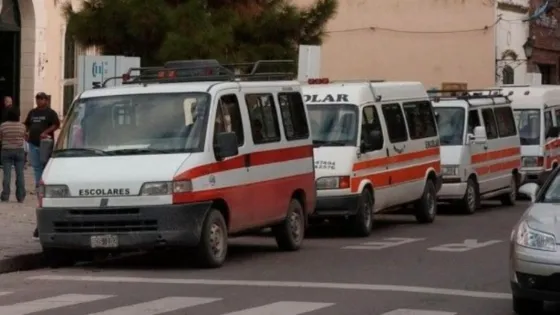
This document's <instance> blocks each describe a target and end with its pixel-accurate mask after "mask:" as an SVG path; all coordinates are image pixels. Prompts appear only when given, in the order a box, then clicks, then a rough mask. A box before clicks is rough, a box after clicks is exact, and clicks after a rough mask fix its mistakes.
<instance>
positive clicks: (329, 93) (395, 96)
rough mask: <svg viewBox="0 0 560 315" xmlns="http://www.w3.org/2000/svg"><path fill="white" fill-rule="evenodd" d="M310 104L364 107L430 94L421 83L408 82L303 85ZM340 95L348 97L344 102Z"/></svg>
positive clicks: (425, 96)
mask: <svg viewBox="0 0 560 315" xmlns="http://www.w3.org/2000/svg"><path fill="white" fill-rule="evenodd" d="M302 91H303V94H306V95H307V96H306V97H305V98H306V103H308V104H327V103H350V104H355V105H363V104H365V103H368V102H374V101H377V102H380V101H381V102H384V101H401V100H414V99H427V98H428V94H427V93H426V89H425V88H424V85H422V83H420V82H408V81H402V82H399V81H388V82H370V81H366V80H364V81H335V82H330V83H327V84H307V85H302ZM340 95H346V96H347V97H346V98H344V100H347V101H342V99H341V98H340Z"/></svg>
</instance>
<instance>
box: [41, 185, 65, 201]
mask: <svg viewBox="0 0 560 315" xmlns="http://www.w3.org/2000/svg"><path fill="white" fill-rule="evenodd" d="M37 194H38V195H39V196H40V197H42V198H67V197H70V189H69V188H68V186H67V185H40V186H39V189H38V192H37Z"/></svg>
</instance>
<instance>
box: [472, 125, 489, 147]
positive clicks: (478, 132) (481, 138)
mask: <svg viewBox="0 0 560 315" xmlns="http://www.w3.org/2000/svg"><path fill="white" fill-rule="evenodd" d="M487 141H488V139H487V138H486V128H484V127H483V126H476V127H474V138H473V143H476V144H485V143H486V142H487Z"/></svg>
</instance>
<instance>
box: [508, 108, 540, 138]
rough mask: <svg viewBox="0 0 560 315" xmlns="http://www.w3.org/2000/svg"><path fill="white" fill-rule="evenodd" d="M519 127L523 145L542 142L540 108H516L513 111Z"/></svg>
mask: <svg viewBox="0 0 560 315" xmlns="http://www.w3.org/2000/svg"><path fill="white" fill-rule="evenodd" d="M513 115H514V117H515V123H516V124H517V128H518V129H519V138H520V140H521V145H538V144H540V143H541V141H540V139H541V111H540V110H539V109H516V110H514V111H513Z"/></svg>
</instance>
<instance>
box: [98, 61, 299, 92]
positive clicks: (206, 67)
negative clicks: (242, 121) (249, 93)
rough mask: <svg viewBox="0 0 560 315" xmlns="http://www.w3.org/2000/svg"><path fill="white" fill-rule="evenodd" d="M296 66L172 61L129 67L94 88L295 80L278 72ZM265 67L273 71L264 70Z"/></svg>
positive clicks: (290, 63)
mask: <svg viewBox="0 0 560 315" xmlns="http://www.w3.org/2000/svg"><path fill="white" fill-rule="evenodd" d="M294 64H295V63H294V61H293V60H258V61H256V62H250V63H234V64H220V63H218V62H217V61H216V60H212V59H209V60H184V61H172V62H168V63H166V65H165V66H163V67H143V68H130V69H129V70H128V71H127V72H126V73H124V74H123V75H122V76H120V77H111V78H108V79H106V80H105V81H103V83H101V82H95V83H94V88H104V87H106V86H107V83H108V82H110V81H112V80H118V79H121V80H122V83H123V84H150V83H178V82H210V81H280V80H294V79H295V74H294V73H293V72H289V71H277V69H278V68H280V67H282V66H284V67H285V68H286V67H287V68H288V69H289V68H290V67H292V66H293V65H294ZM286 65H287V66H286ZM266 66H270V68H272V69H271V70H269V71H268V72H266V71H262V70H263V68H266Z"/></svg>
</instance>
